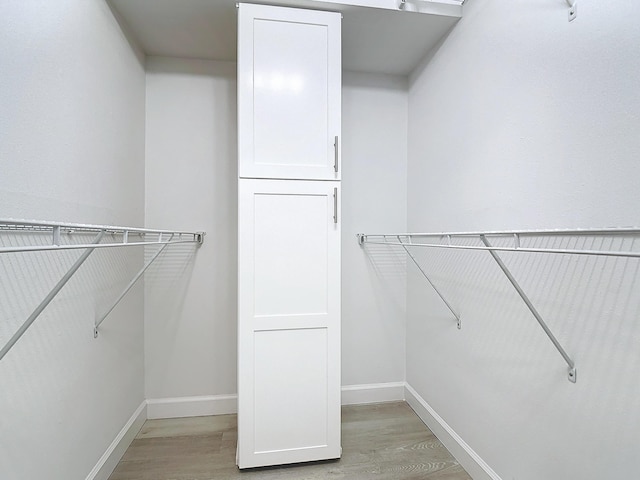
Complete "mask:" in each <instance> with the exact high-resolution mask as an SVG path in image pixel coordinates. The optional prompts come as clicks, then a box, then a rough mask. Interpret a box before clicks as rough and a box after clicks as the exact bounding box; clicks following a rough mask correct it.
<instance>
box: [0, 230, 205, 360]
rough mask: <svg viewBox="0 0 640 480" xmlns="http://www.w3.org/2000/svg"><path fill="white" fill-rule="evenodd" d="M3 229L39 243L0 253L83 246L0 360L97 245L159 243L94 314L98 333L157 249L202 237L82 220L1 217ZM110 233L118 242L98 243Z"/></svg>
mask: <svg viewBox="0 0 640 480" xmlns="http://www.w3.org/2000/svg"><path fill="white" fill-rule="evenodd" d="M2 233H5V234H6V233H14V234H16V233H25V234H31V235H38V239H39V240H40V242H37V243H39V244H38V245H27V246H8V247H6V246H5V247H0V254H2V253H25V252H41V251H52V250H72V249H73V250H75V249H80V250H84V252H82V254H81V255H80V257H79V258H78V259H77V260H76V261H75V263H74V264H73V265H72V266H71V268H69V270H67V272H66V273H65V274H64V275H63V276H62V278H61V279H60V280H59V281H58V283H57V284H56V285H55V286H54V287H53V288H52V289H51V290H50V291H49V293H48V294H47V295H46V296H45V298H44V299H43V300H42V302H40V304H39V305H38V306H37V307H36V308H35V310H34V311H33V312H32V313H31V315H29V317H28V318H27V320H25V322H24V323H23V324H22V325H21V326H20V328H19V329H18V330H17V331H16V333H15V334H14V335H13V336H12V337H11V338H10V339H9V341H8V342H7V343H6V344H5V345H4V347H2V349H1V350H0V360H2V358H3V357H4V356H5V355H6V354H7V353H8V352H9V350H11V348H12V347H13V346H14V345H15V344H16V343H17V342H18V340H19V339H20V337H22V335H24V333H25V332H26V331H27V329H28V328H29V327H30V326H31V325H32V324H33V322H35V320H36V318H38V316H39V315H40V314H41V313H42V312H43V311H44V309H45V308H46V307H47V305H49V303H51V301H52V300H53V299H54V297H55V296H56V295H57V294H58V293H59V292H60V290H62V288H63V287H64V286H65V284H66V283H67V282H68V281H69V280H70V279H71V277H72V276H73V275H74V274H75V272H76V271H77V270H78V269H79V268H80V266H81V265H82V264H83V263H84V262H85V260H86V259H87V258H89V255H91V253H93V251H94V250H95V249H97V248H114V247H136V246H145V245H160V247H159V248H158V250H157V251H156V252H155V254H154V255H153V256H152V257H151V258H150V259H149V260H148V261H147V263H145V265H144V267H143V268H142V269H141V270H140V271H139V272H138V273H137V275H136V276H135V277H134V278H133V279H132V280H131V282H129V284H128V285H127V287H126V288H125V289H124V291H123V292H122V293H121V294H120V296H119V297H118V298H117V299H116V300H115V301H114V302H113V304H112V305H111V306H110V308H108V309H107V310H105V313H104V314H102V315H100V316H99V317H97V318H96V320H95V323H94V329H93V334H94V337H97V336H98V327H99V326H100V324H101V323H102V322H103V321H104V320H105V318H106V317H107V316H108V315H109V314H110V313H111V311H112V310H113V309H114V308H115V307H116V305H118V303H120V301H121V300H122V299H123V298H124V296H125V295H126V294H127V292H128V291H129V290H130V289H131V288H132V287H133V285H134V284H135V283H136V282H137V281H138V279H139V278H140V277H141V276H142V274H143V273H144V272H145V271H146V270H147V268H149V266H150V265H151V264H152V263H153V261H154V260H155V259H156V258H158V256H159V255H160V253H161V252H162V251H163V250H164V249H165V248H166V247H167V246H168V245H173V244H178V243H195V244H197V245H198V246H200V245H202V242H203V241H204V235H205V232H184V231H182V232H181V231H172V230H153V229H148V228H134V227H118V226H114V225H89V224H81V223H60V222H43V221H36V220H16V219H0V234H2ZM92 234H95V237H94V238H93V240H92V241H91V243H64V242H65V240H69V239H71V238H72V237H73V235H92ZM106 235H109V236H111V237H114V236H116V237H118V236H119V237H121V241H119V242H110V243H100V242H101V241H102V239H103V238H104V237H105V236H106Z"/></svg>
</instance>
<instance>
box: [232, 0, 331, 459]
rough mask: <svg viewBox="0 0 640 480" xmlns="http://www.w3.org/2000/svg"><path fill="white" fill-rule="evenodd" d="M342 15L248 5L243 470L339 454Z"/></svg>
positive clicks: (241, 30)
mask: <svg viewBox="0 0 640 480" xmlns="http://www.w3.org/2000/svg"><path fill="white" fill-rule="evenodd" d="M340 23H341V16H340V14H339V13H333V12H321V11H311V10H301V9H294V8H284V7H273V6H268V5H252V4H240V5H239V17H238V177H239V180H238V183H239V185H238V455H237V463H238V466H239V467H240V468H251V467H259V466H267V465H278V464H287V463H297V462H307V461H314V460H323V459H331V458H338V457H340V454H341V447H340V221H341V217H340V198H341V192H340V182H339V180H340V159H341V158H340V104H341V54H340Z"/></svg>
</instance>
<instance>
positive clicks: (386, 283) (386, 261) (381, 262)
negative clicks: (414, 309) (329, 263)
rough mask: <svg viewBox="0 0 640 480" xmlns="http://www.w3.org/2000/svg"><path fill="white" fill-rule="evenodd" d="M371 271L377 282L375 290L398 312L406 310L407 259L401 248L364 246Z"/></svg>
mask: <svg viewBox="0 0 640 480" xmlns="http://www.w3.org/2000/svg"><path fill="white" fill-rule="evenodd" d="M364 250H365V252H366V255H367V258H368V259H369V265H370V266H371V271H372V273H374V275H375V278H376V279H377V280H378V282H379V288H377V289H376V290H377V291H379V292H384V293H382V294H383V295H385V296H387V297H388V298H390V299H391V300H392V301H393V304H394V305H395V307H396V308H397V309H398V311H402V312H404V311H405V308H406V306H405V305H406V286H407V283H406V282H407V259H406V254H405V252H404V250H403V249H402V247H389V246H385V245H375V244H366V245H364Z"/></svg>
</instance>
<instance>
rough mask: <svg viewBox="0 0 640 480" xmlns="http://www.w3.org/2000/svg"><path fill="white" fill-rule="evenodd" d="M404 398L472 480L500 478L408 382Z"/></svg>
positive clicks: (496, 479) (499, 479)
mask: <svg viewBox="0 0 640 480" xmlns="http://www.w3.org/2000/svg"><path fill="white" fill-rule="evenodd" d="M405 398H406V401H407V403H408V404H409V405H410V406H411V408H413V410H414V411H415V412H416V414H417V415H418V416H419V417H420V419H421V420H422V421H423V422H424V423H425V425H426V426H427V427H429V429H430V430H431V431H432V432H433V434H434V435H435V436H436V437H438V440H440V441H441V442H442V444H443V445H444V446H445V447H446V448H447V450H449V452H451V454H452V455H453V456H454V457H455V458H456V460H458V462H459V463H460V465H462V467H463V468H464V469H465V470H466V471H467V473H468V474H469V475H471V478H473V479H474V480H501V478H500V476H499V475H498V474H497V473H496V472H494V471H493V470H492V469H491V467H490V466H489V465H487V463H486V462H485V461H484V460H483V459H482V458H481V457H480V455H478V454H477V453H476V452H475V451H474V450H473V449H472V448H471V447H470V446H469V445H468V444H467V443H466V442H465V441H464V440H463V439H462V438H461V437H460V435H458V434H457V433H456V432H455V431H454V430H453V428H451V426H450V425H449V424H448V423H447V422H445V421H444V419H443V418H442V417H441V416H440V415H438V414H437V413H436V411H435V410H434V409H433V408H432V407H431V405H429V404H428V403H427V401H426V400H425V399H424V398H422V397H421V396H420V395H419V394H418V393H417V392H416V391H415V390H414V389H413V388H411V385H409V384H405Z"/></svg>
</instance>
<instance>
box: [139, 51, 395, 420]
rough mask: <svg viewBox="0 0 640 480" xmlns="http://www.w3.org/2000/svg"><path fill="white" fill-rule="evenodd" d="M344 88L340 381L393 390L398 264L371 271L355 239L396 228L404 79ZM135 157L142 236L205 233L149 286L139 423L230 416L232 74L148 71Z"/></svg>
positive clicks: (229, 67)
mask: <svg viewBox="0 0 640 480" xmlns="http://www.w3.org/2000/svg"><path fill="white" fill-rule="evenodd" d="M343 83H344V88H343V138H344V142H343V187H344V188H343V191H344V198H343V200H342V208H343V235H344V238H343V256H342V258H343V261H344V263H343V271H342V285H343V292H342V295H343V297H342V298H343V312H342V314H343V380H342V382H343V385H354V384H356V385H361V384H379V383H393V382H402V381H403V380H404V341H405V338H404V320H403V318H404V309H405V292H404V290H405V272H404V263H403V259H402V258H401V257H400V258H398V257H394V258H393V259H391V260H392V262H391V261H390V259H388V258H387V259H385V258H379V259H378V260H379V261H378V263H377V264H376V263H375V262H371V261H370V260H369V259H368V258H367V256H366V255H364V254H363V252H362V251H361V249H360V247H359V246H358V245H357V243H356V240H355V234H356V233H357V232H359V231H367V230H370V229H372V228H377V227H380V226H382V227H386V228H389V229H393V230H404V229H405V227H406V214H405V212H406V204H405V198H406V148H407V147H406V124H407V85H406V79H402V78H399V77H387V76H376V75H363V74H345V76H344V82H343ZM146 144H147V166H146V220H147V225H148V226H150V227H151V226H154V225H164V224H170V225H175V226H176V228H203V229H205V230H206V231H207V236H206V240H205V243H204V245H203V246H202V247H201V248H200V249H199V250H198V251H197V252H194V253H193V255H192V254H191V253H189V252H182V253H175V254H169V253H168V254H167V255H164V254H163V258H162V259H160V260H159V263H158V265H157V266H154V267H152V268H151V269H150V270H149V273H148V274H147V276H146V281H145V285H146V286H147V291H146V303H145V307H146V308H145V325H146V354H145V355H146V393H147V398H149V399H150V401H151V404H150V410H149V414H150V416H152V417H155V416H159V417H162V416H176V415H197V414H206V413H222V412H225V411H230V410H232V411H234V410H235V403H234V398H233V395H235V394H236V391H237V390H236V303H237V293H236V285H237V258H236V257H237V248H236V245H237V165H236V161H237V160H236V158H237V148H236V144H237V129H236V66H235V63H226V62H211V61H202V60H188V59H176V58H161V57H150V58H148V59H147V140H146ZM195 255H197V261H194V258H195ZM184 269H192V273H191V274H190V275H182V274H179V272H180V271H182V270H184ZM376 269H377V274H376V273H373V274H372V272H376ZM176 278H179V279H180V280H179V281H177V282H176V281H174V280H175V279H176ZM187 278H188V279H189V283H188V284H185V283H184V279H187ZM389 289H391V290H392V292H391V293H389ZM365 337H366V341H365V340H363V338H365ZM391 390H392V391H390V390H386V393H385V394H390V393H393V392H395V393H396V394H398V392H400V393H399V394H400V395H401V388H399V387H394V388H392V389H391ZM360 393H362V392H360Z"/></svg>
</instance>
